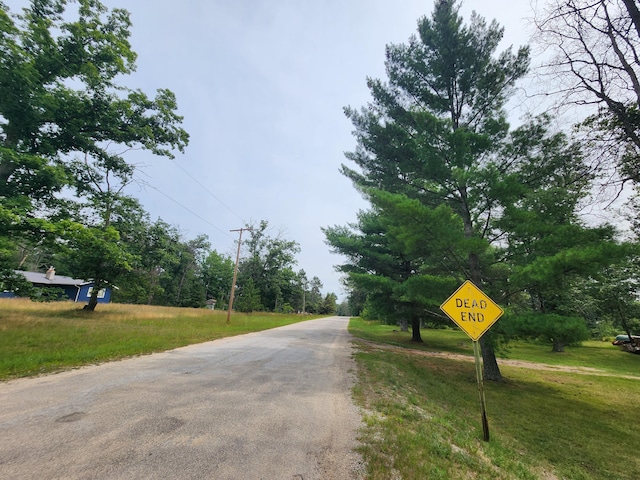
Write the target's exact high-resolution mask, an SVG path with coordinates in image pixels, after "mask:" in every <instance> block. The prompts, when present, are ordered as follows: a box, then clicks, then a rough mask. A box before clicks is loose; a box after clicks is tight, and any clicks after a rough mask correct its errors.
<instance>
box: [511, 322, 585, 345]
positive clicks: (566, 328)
mask: <svg viewBox="0 0 640 480" xmlns="http://www.w3.org/2000/svg"><path fill="white" fill-rule="evenodd" d="M511 323H512V324H515V326H516V329H517V331H518V333H519V334H520V335H521V336H522V337H524V338H527V337H528V338H532V339H540V340H543V341H546V342H547V343H551V344H553V351H554V352H562V351H564V347H565V346H566V345H577V344H579V343H580V342H583V341H584V340H587V339H588V338H589V337H590V333H589V330H588V328H587V325H586V322H585V320H584V318H582V317H568V316H563V315H558V314H553V313H546V314H545V313H529V314H521V315H518V316H516V317H515V318H513V319H511Z"/></svg>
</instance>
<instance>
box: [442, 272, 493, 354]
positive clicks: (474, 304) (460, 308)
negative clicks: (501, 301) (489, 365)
mask: <svg viewBox="0 0 640 480" xmlns="http://www.w3.org/2000/svg"><path fill="white" fill-rule="evenodd" d="M440 309H441V310H442V311H443V312H444V313H446V314H447V316H448V317H449V318H450V319H451V320H453V321H454V322H455V323H456V325H458V326H459V327H460V328H461V329H462V330H463V331H464V332H465V333H466V334H467V335H469V337H471V340H473V341H474V342H476V341H478V339H479V338H480V337H481V336H482V335H483V334H484V333H485V332H486V331H487V330H489V328H491V326H492V325H493V324H494V323H496V321H497V320H498V319H499V318H500V317H501V316H502V314H503V313H504V310H502V308H500V307H499V306H498V304H496V303H495V302H494V301H493V300H491V299H490V298H489V297H488V296H487V295H485V294H484V292H483V291H482V290H480V289H479V288H478V287H476V286H475V285H474V284H473V283H472V282H471V281H470V280H467V281H466V282H464V283H463V284H462V285H460V287H459V288H458V289H457V290H456V291H455V292H453V295H451V296H450V297H449V298H448V299H447V300H446V301H445V302H444V303H443V304H442V305H440Z"/></svg>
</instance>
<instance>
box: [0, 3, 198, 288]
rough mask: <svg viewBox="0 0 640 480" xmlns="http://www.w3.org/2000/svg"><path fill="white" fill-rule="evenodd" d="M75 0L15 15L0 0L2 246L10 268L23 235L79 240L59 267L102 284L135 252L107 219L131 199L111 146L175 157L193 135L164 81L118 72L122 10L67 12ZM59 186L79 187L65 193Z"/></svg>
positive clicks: (125, 46) (126, 56)
mask: <svg viewBox="0 0 640 480" xmlns="http://www.w3.org/2000/svg"><path fill="white" fill-rule="evenodd" d="M71 4H72V3H71V2H66V1H59V0H33V1H32V2H31V4H30V6H28V7H27V8H25V9H24V10H23V13H22V15H12V14H11V13H10V12H9V11H8V9H7V7H6V6H5V5H2V4H0V90H1V91H2V92H3V94H2V96H1V97H0V118H2V122H1V123H0V200H2V202H1V203H2V207H0V235H2V237H3V244H2V246H1V248H0V255H2V256H3V259H2V261H3V263H8V264H13V266H14V268H15V266H17V265H16V261H15V257H16V254H15V252H16V251H17V250H18V246H19V245H20V246H22V245H24V246H26V247H27V248H31V249H38V248H41V247H42V245H44V244H46V243H49V244H50V247H53V246H55V245H64V247H65V250H67V251H69V249H70V248H73V247H76V248H77V249H76V251H75V252H74V254H73V255H72V254H69V255H68V261H67V265H66V268H68V269H69V271H70V273H72V274H73V276H75V277H84V278H91V279H93V280H95V282H96V283H97V285H98V286H100V285H101V284H102V282H105V281H106V282H114V281H115V280H116V279H117V277H118V276H119V275H120V274H122V273H123V272H125V271H127V270H129V269H130V267H131V265H130V263H131V260H132V258H133V256H132V255H131V254H130V253H129V252H127V251H126V249H125V248H123V246H122V243H121V242H120V241H119V239H118V235H117V234H118V232H119V230H118V229H117V228H116V229H115V230H114V225H116V224H117V223H120V224H122V221H120V222H118V220H119V219H122V218H124V217H127V216H128V215H127V211H126V210H127V208H129V207H130V206H131V205H132V202H131V201H130V199H128V198H127V197H125V196H123V195H122V189H123V188H124V187H125V186H126V185H127V184H128V183H129V182H130V180H131V177H132V175H133V171H134V167H133V166H132V165H130V164H128V163H127V162H126V161H125V159H124V158H123V157H121V156H120V155H119V154H118V153H114V152H118V151H127V150H128V149H130V148H143V149H147V150H150V151H151V152H152V153H154V154H156V155H162V156H167V157H170V158H173V153H172V152H173V150H178V151H183V149H184V147H185V146H186V145H187V142H188V135H187V133H186V132H185V131H184V130H183V129H182V128H181V127H180V124H181V122H182V117H180V116H179V115H177V113H176V110H177V104H176V99H175V96H174V94H173V93H172V92H171V91H169V90H166V89H160V90H158V91H157V93H156V96H155V98H149V97H147V95H146V94H145V93H143V92H141V91H139V90H131V89H129V88H127V87H125V86H123V85H121V84H119V83H118V82H117V80H118V79H119V77H121V76H124V75H128V74H130V73H132V72H133V71H134V70H135V59H136V54H135V52H133V51H132V50H131V45H130V43H129V36H130V27H131V23H130V21H129V14H128V12H126V11H125V10H122V9H114V10H112V11H109V10H108V9H107V8H106V7H105V6H104V5H102V3H100V2H99V1H97V0H79V1H78V2H74V5H77V14H76V15H69V13H71V12H69V7H70V6H71ZM70 18H71V20H69V19H70ZM64 187H70V188H71V189H73V190H74V191H75V193H76V195H77V198H75V199H73V200H69V199H65V200H63V199H61V198H60V196H59V195H58V193H60V192H61V191H62V189H63V188H64ZM133 203H135V202H133ZM134 207H135V205H134ZM134 210H135V208H134ZM131 211H132V210H131V209H129V212H128V213H131ZM135 213H136V215H138V216H139V215H141V214H140V212H139V211H136V212H135ZM70 220H75V221H76V224H75V226H74V224H73V222H72V221H71V222H70ZM81 227H82V228H81ZM65 235H68V237H67V236H65ZM56 242H57V243H56ZM88 248H91V249H90V250H89V249H88ZM96 291H97V289H96ZM92 300H93V299H92Z"/></svg>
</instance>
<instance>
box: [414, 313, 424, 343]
mask: <svg viewBox="0 0 640 480" xmlns="http://www.w3.org/2000/svg"><path fill="white" fill-rule="evenodd" d="M411 341H412V342H418V343H422V337H421V336H420V317H412V318H411Z"/></svg>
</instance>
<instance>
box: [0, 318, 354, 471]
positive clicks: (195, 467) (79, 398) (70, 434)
mask: <svg viewBox="0 0 640 480" xmlns="http://www.w3.org/2000/svg"><path fill="white" fill-rule="evenodd" d="M347 323H348V318H347V317H329V318H323V319H319V320H310V321H306V322H301V323H297V324H294V325H289V326H286V327H281V328H276V329H273V330H268V331H264V332H259V333H251V334H248V335H241V336H237V337H229V338H224V339H220V340H215V341H211V342H207V343H202V344H198V345H191V346H188V347H184V348H178V349H175V350H171V351H167V352H163V353H158V354H153V355H145V356H141V357H136V358H131V359H127V360H122V361H117V362H111V363H105V364H101V365H95V366H89V367H83V368H80V369H76V370H71V371H66V372H62V373H59V374H52V375H47V376H43V377H38V378H25V379H16V380H11V381H8V382H4V383H2V384H0V478H3V479H13V480H18V479H29V480H31V479H36V478H37V479H65V480H73V479H83V480H85V479H125V480H126V479H132V480H133V479H135V480H140V479H207V480H210V479H214V480H225V479H230V480H236V479H242V480H252V479H257V480H312V479H317V480H342V479H345V480H347V479H356V478H361V476H362V471H363V466H362V462H361V459H360V457H359V456H358V455H357V454H356V453H355V451H354V449H355V448H356V447H357V440H356V437H357V430H358V428H359V427H360V421H361V417H360V412H359V410H358V409H357V407H356V406H355V405H354V404H353V402H352V399H351V388H352V385H353V380H354V370H355V363H354V360H353V356H352V353H353V352H352V343H351V336H350V335H349V333H348V332H347Z"/></svg>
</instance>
